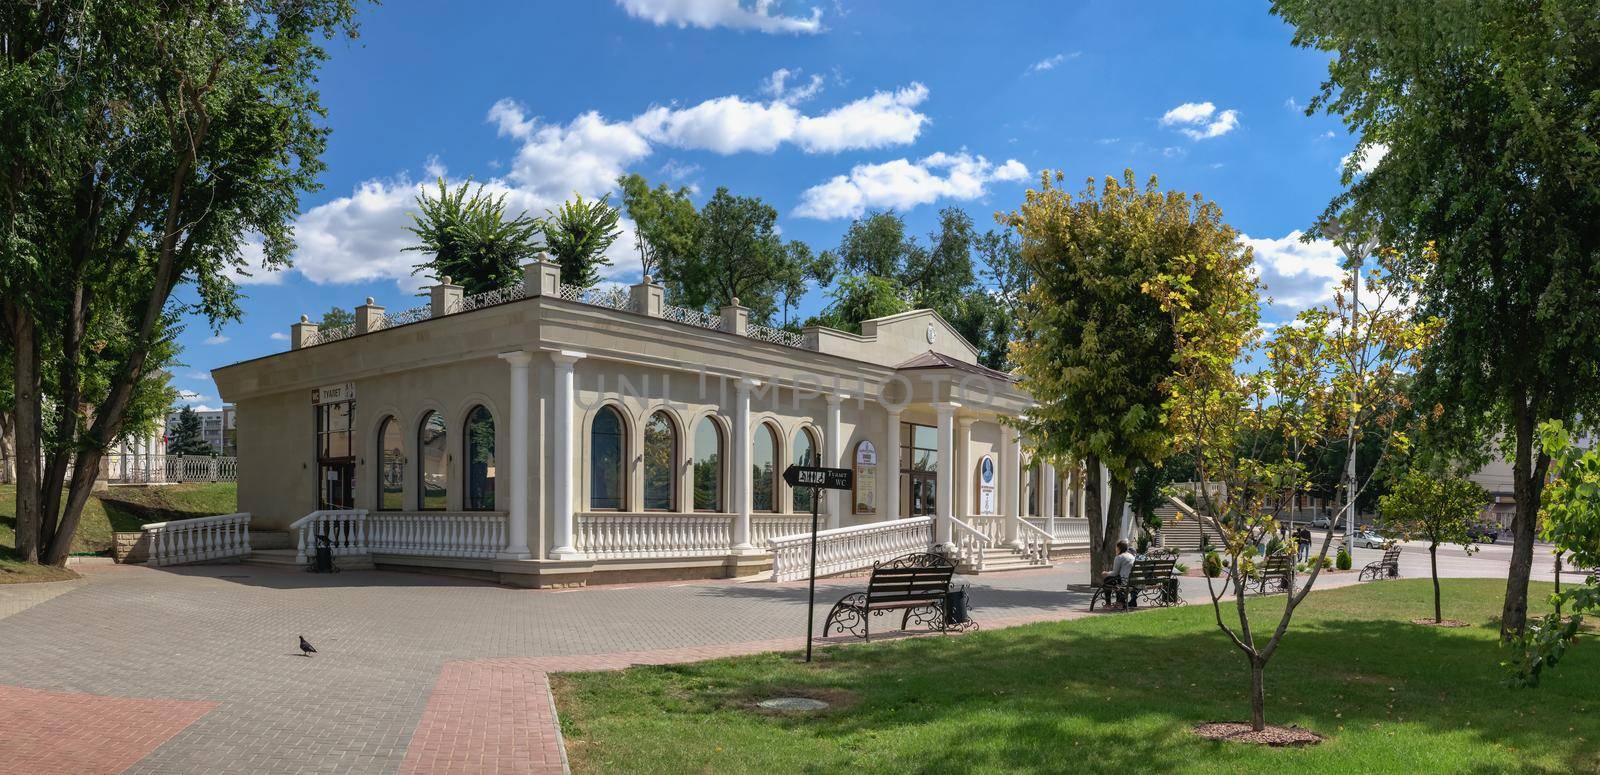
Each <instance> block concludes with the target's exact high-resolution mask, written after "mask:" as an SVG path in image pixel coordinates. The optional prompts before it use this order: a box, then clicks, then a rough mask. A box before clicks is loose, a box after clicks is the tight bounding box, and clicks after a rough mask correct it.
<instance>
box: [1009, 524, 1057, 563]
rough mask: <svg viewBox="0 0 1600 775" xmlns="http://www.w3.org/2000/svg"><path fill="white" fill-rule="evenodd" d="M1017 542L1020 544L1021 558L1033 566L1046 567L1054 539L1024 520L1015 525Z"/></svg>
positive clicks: (1042, 529)
mask: <svg viewBox="0 0 1600 775" xmlns="http://www.w3.org/2000/svg"><path fill="white" fill-rule="evenodd" d="M1017 524H1018V528H1017V540H1018V541H1020V542H1022V546H1021V547H1019V548H1020V549H1021V551H1022V556H1023V557H1026V558H1027V559H1028V562H1030V563H1032V564H1034V565H1046V564H1048V563H1049V562H1050V544H1051V542H1053V541H1054V540H1055V539H1054V537H1053V536H1051V535H1050V534H1049V533H1047V532H1045V531H1044V528H1041V527H1039V526H1037V525H1035V524H1033V523H1032V522H1029V521H1028V520H1026V519H1024V520H1022V521H1020V522H1018V523H1017Z"/></svg>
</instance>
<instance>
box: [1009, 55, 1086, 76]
mask: <svg viewBox="0 0 1600 775" xmlns="http://www.w3.org/2000/svg"><path fill="white" fill-rule="evenodd" d="M1082 54H1083V52H1082V51H1074V52H1072V53H1070V54H1056V55H1055V56H1052V57H1046V58H1044V59H1041V60H1039V61H1037V62H1034V63H1033V64H1031V65H1028V69H1027V71H1026V72H1024V73H1023V75H1028V74H1031V73H1042V72H1044V71H1046V70H1054V69H1056V67H1058V66H1060V65H1061V64H1062V63H1063V62H1066V61H1067V60H1069V59H1077V58H1078V57H1079V56H1081V55H1082Z"/></svg>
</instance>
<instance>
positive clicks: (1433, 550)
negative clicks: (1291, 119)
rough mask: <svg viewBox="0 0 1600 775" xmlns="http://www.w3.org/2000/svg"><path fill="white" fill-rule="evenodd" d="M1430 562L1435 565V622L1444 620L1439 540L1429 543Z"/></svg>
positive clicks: (1440, 622)
mask: <svg viewBox="0 0 1600 775" xmlns="http://www.w3.org/2000/svg"><path fill="white" fill-rule="evenodd" d="M1428 562H1429V563H1430V564H1431V565H1432V566H1433V623H1434V624H1442V623H1443V622H1444V611H1443V608H1442V606H1440V605H1439V542H1438V541H1435V542H1433V543H1431V544H1429V545H1428Z"/></svg>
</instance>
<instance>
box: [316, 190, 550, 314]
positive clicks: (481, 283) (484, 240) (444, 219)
mask: <svg viewBox="0 0 1600 775" xmlns="http://www.w3.org/2000/svg"><path fill="white" fill-rule="evenodd" d="M436 184H437V186H438V193H436V194H434V195H431V196H430V195H429V194H428V193H427V192H426V191H424V192H422V193H419V194H417V200H416V201H417V209H416V211H415V212H413V213H411V225H410V226H408V227H407V231H410V232H411V233H412V234H414V235H416V237H417V239H418V240H419V244H416V245H412V246H410V247H407V248H406V250H409V251H417V252H421V253H426V254H428V255H429V256H430V257H429V258H428V260H427V261H424V262H422V263H420V264H417V265H416V268H415V269H413V270H412V274H416V273H418V272H423V273H426V274H428V275H429V276H431V277H432V278H433V279H434V280H439V279H441V278H444V277H448V278H450V281H451V282H453V283H456V284H459V285H460V286H461V289H462V291H463V292H464V293H468V294H474V293H485V292H487V291H494V290H499V289H501V288H505V287H507V286H510V285H514V284H516V283H519V282H521V281H522V263H523V261H525V260H527V259H529V258H532V257H533V256H535V255H537V254H538V253H539V251H541V250H543V249H544V245H543V244H542V243H540V241H539V233H540V232H541V231H544V229H545V224H544V222H543V221H541V220H539V219H537V218H532V217H529V215H528V214H527V213H526V212H523V213H518V214H517V215H516V216H515V217H507V213H506V195H505V194H501V195H499V196H494V195H493V194H490V193H489V192H488V191H487V190H485V187H484V186H483V185H481V184H480V185H478V186H477V188H473V187H472V184H471V183H462V184H461V185H459V186H456V187H455V188H454V189H452V188H450V187H448V186H446V185H445V182H444V178H439V179H438V180H437V181H436ZM353 319H354V318H352V320H353ZM323 325H324V326H326V325H329V324H328V323H327V322H326V318H324V322H323Z"/></svg>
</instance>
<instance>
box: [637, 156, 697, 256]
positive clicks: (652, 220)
mask: <svg viewBox="0 0 1600 775" xmlns="http://www.w3.org/2000/svg"><path fill="white" fill-rule="evenodd" d="M617 187H618V188H620V189H621V190H622V205H623V207H624V208H626V209H627V211H628V217H629V218H632V219H633V224H634V226H633V229H634V231H633V235H634V239H635V246H636V247H637V248H638V250H639V263H640V265H641V267H642V268H643V271H644V274H645V275H646V276H649V277H655V276H660V274H661V272H662V267H663V266H676V265H677V264H679V263H680V262H682V261H685V260H688V257H689V256H692V255H693V253H694V251H695V248H696V246H697V245H698V244H699V242H700V214H699V213H698V212H696V211H695V209H694V202H692V201H690V199H689V193H690V192H689V189H687V188H679V189H678V190H676V191H671V190H668V189H667V186H666V184H664V183H663V184H661V185H658V186H656V187H655V188H651V187H650V183H649V182H648V181H646V180H645V179H644V178H643V177H641V176H640V175H639V174H638V173H634V174H630V175H624V176H622V177H620V178H617Z"/></svg>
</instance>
